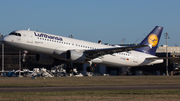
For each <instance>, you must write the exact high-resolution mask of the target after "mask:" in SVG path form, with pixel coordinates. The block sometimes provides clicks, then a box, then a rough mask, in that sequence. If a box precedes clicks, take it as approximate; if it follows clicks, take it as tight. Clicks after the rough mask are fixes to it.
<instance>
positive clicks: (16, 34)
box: [9, 33, 21, 36]
mask: <svg viewBox="0 0 180 101" xmlns="http://www.w3.org/2000/svg"><path fill="white" fill-rule="evenodd" d="M9 35H15V36H21V34H20V33H10V34H9Z"/></svg>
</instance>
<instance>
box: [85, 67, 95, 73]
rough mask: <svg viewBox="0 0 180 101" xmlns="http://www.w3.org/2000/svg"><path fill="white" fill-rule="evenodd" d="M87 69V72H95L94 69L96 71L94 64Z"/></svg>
mask: <svg viewBox="0 0 180 101" xmlns="http://www.w3.org/2000/svg"><path fill="white" fill-rule="evenodd" d="M86 71H87V72H94V71H95V68H94V67H93V66H88V67H87V68H86Z"/></svg>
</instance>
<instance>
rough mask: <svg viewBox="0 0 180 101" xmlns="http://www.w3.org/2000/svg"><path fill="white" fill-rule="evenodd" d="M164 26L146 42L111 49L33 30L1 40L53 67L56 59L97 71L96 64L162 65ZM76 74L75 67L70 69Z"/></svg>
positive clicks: (12, 33) (14, 33)
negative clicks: (160, 51)
mask: <svg viewBox="0 0 180 101" xmlns="http://www.w3.org/2000/svg"><path fill="white" fill-rule="evenodd" d="M162 30H163V27H159V26H156V27H155V28H154V29H153V30H152V31H151V32H150V33H149V34H148V35H147V36H146V37H145V38H144V40H143V41H142V42H141V43H140V44H139V45H136V46H125V47H124V46H108V45H103V44H98V43H93V42H88V41H83V40H77V39H73V38H68V37H62V36H57V35H52V34H47V33H43V32H37V31H30V30H16V31H13V32H11V33H10V34H9V35H6V36H4V37H3V38H2V39H1V41H2V42H3V43H5V44H8V45H11V46H13V47H16V48H19V49H23V50H28V51H32V52H35V53H38V54H37V55H36V62H38V63H40V64H47V65H48V64H52V63H53V62H54V60H56V59H57V60H64V61H67V62H68V63H69V64H72V63H89V66H88V67H87V71H88V72H93V71H94V69H95V68H94V67H93V66H92V64H100V65H105V66H110V67H133V66H142V65H153V64H158V63H162V62H163V59H162V58H159V57H157V56H155V52H156V49H157V46H158V43H159V40H160V36H161V33H162ZM67 71H68V72H72V65H70V66H69V68H68V69H67Z"/></svg>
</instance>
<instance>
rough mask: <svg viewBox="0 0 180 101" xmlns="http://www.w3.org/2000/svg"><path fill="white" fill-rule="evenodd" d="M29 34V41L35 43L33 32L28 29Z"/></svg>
mask: <svg viewBox="0 0 180 101" xmlns="http://www.w3.org/2000/svg"><path fill="white" fill-rule="evenodd" d="M27 36H28V39H27V43H33V32H30V31H28V33H27Z"/></svg>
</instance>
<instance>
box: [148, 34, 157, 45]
mask: <svg viewBox="0 0 180 101" xmlns="http://www.w3.org/2000/svg"><path fill="white" fill-rule="evenodd" d="M148 42H149V44H151V45H152V47H155V46H156V45H157V44H158V37H157V35H156V34H151V35H149V37H148Z"/></svg>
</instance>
